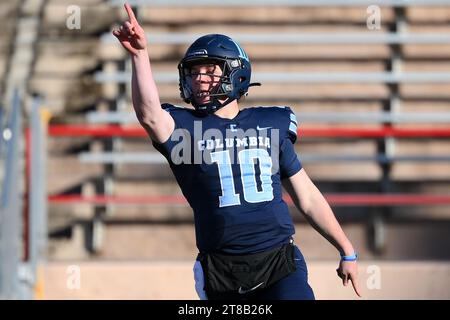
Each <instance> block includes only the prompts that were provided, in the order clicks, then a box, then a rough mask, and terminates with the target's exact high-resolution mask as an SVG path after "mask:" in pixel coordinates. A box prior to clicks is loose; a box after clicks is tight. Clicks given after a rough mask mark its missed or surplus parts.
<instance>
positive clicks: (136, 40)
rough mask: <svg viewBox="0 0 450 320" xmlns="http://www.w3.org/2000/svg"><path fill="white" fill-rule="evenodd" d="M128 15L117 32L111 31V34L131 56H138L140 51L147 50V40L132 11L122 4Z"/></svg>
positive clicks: (126, 4) (127, 5) (128, 6)
mask: <svg viewBox="0 0 450 320" xmlns="http://www.w3.org/2000/svg"><path fill="white" fill-rule="evenodd" d="M124 7H125V10H126V11H127V14H128V20H127V21H125V22H124V23H123V24H122V25H121V26H120V27H119V29H118V30H113V31H112V34H113V35H114V36H116V38H117V39H119V41H120V44H121V45H122V46H123V47H124V48H125V49H126V50H127V51H128V52H130V53H131V54H134V55H136V54H138V52H139V51H140V50H144V49H146V48H147V38H146V37H145V32H144V29H142V27H141V26H140V25H139V23H138V21H137V19H136V17H135V15H134V12H133V10H132V9H131V7H130V5H129V4H128V3H125V4H124Z"/></svg>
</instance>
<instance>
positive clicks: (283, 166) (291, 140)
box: [280, 107, 302, 179]
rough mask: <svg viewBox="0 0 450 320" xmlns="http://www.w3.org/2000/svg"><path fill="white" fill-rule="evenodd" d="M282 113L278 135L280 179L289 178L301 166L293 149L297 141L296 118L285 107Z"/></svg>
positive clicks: (289, 109)
mask: <svg viewBox="0 0 450 320" xmlns="http://www.w3.org/2000/svg"><path fill="white" fill-rule="evenodd" d="M283 113H284V114H283V117H282V124H281V135H280V140H281V141H280V176H281V179H284V178H289V177H291V176H293V175H294V174H296V173H297V172H299V171H300V170H301V169H302V164H301V162H300V160H299V158H298V156H297V154H296V153H295V148H294V144H295V142H296V141H297V126H298V123H297V118H296V116H295V113H294V112H292V110H291V108H289V107H285V109H284V110H283Z"/></svg>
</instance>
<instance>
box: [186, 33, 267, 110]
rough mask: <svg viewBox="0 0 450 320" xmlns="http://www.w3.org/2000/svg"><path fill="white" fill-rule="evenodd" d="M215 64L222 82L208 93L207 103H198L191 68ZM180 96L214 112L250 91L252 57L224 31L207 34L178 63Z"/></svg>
mask: <svg viewBox="0 0 450 320" xmlns="http://www.w3.org/2000/svg"><path fill="white" fill-rule="evenodd" d="M210 63H211V64H216V65H219V66H220V67H221V68H222V76H220V83H219V85H218V86H217V88H216V89H215V90H214V92H209V97H210V100H209V102H208V103H206V104H199V103H197V102H196V100H195V97H194V93H193V90H192V80H191V68H192V66H194V65H201V64H210ZM178 71H179V76H180V79H179V84H180V94H181V98H182V99H183V100H184V101H185V102H186V103H191V104H192V105H193V106H194V107H195V109H196V110H199V111H202V112H207V113H213V112H215V111H217V110H218V109H220V108H222V107H224V106H226V105H227V104H228V103H230V102H231V101H233V100H235V99H239V98H240V97H242V96H243V95H244V94H246V93H247V91H248V88H249V87H250V86H252V85H260V84H251V83H250V76H251V73H252V69H251V65H250V60H249V58H248V56H247V54H246V53H245V51H244V49H242V47H241V46H239V45H238V44H237V43H236V42H235V41H233V39H231V38H230V37H227V36H225V35H222V34H208V35H205V36H202V37H200V38H198V39H197V40H195V41H194V43H192V44H191V46H190V47H189V48H188V49H187V51H186V54H185V55H184V57H183V59H181V61H180V63H179V64H178ZM219 99H220V100H224V101H222V102H221V101H219Z"/></svg>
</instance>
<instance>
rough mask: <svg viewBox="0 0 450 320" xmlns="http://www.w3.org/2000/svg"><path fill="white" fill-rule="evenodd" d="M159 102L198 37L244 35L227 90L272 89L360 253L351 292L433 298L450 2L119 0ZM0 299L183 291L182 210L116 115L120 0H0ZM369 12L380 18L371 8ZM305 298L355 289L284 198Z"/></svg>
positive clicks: (441, 274)
mask: <svg viewBox="0 0 450 320" xmlns="http://www.w3.org/2000/svg"><path fill="white" fill-rule="evenodd" d="M129 2H130V4H132V6H133V8H134V9H135V12H137V17H138V20H139V21H140V23H141V24H142V25H143V27H144V29H145V31H146V33H147V34H148V38H149V54H150V58H151V60H152V64H153V69H154V74H155V77H156V81H157V84H158V88H159V92H160V96H161V100H162V101H166V102H171V103H175V104H180V103H181V101H180V98H179V90H178V83H177V77H178V75H177V70H176V65H177V63H178V61H179V59H180V58H181V56H182V55H183V53H184V51H185V50H186V48H187V45H188V44H189V43H190V42H191V41H193V40H194V39H195V38H197V37H198V36H199V35H202V34H206V33H223V34H227V35H230V36H231V37H233V38H235V39H236V40H237V41H238V42H240V43H241V44H242V45H243V46H244V48H246V50H247V53H248V54H249V56H250V58H251V60H252V62H253V72H254V73H253V81H260V82H262V83H263V86H262V87H261V88H253V89H252V90H251V92H250V95H249V96H248V97H247V98H246V99H245V101H244V102H243V106H244V107H245V106H251V105H289V106H291V107H292V108H293V110H294V111H295V112H296V113H297V118H298V119H299V123H300V131H299V134H300V139H299V141H298V143H297V146H296V148H297V151H298V154H299V155H300V157H301V160H302V162H303V165H304V167H305V168H306V170H307V172H308V173H309V174H310V176H311V177H312V179H313V180H314V181H315V182H316V184H317V185H318V187H319V189H320V190H321V191H322V192H323V193H324V194H325V196H326V197H327V199H328V200H329V202H330V204H331V206H332V207H333V210H334V212H335V214H336V215H337V217H338V219H339V221H340V222H341V223H342V226H343V228H344V230H345V231H346V233H347V234H348V236H349V238H350V239H351V241H352V242H353V243H354V245H355V247H356V248H357V250H358V252H359V253H360V258H361V259H360V284H361V287H362V293H363V298H364V299H414V298H415V299H449V298H450V263H449V259H450V250H449V248H450V232H449V231H450V229H449V226H450V220H449V218H450V184H449V182H450V140H449V138H450V126H449V124H450V77H449V71H450V33H449V31H450V1H445V0H441V1H432V0H430V1H395V0H392V1H388V0H386V1H352V0H348V1H339V0H316V1H303V0H298V1H293V0H291V1H289V0H280V1H270V0H247V1H214V0H204V1H203V0H202V1H174V0H166V1H159V0H154V1H150V0H141V1H129ZM0 15H1V19H2V21H3V25H4V29H5V30H4V32H2V34H1V35H0V79H1V82H0V90H1V91H0V103H1V108H0V127H1V139H0V142H1V143H0V165H1V170H0V173H1V175H0V182H1V207H0V210H1V211H0V298H2V299H32V298H35V299H108V298H110V299H196V298H197V297H196V294H195V291H194V283H193V276H192V265H193V259H194V257H195V256H196V248H195V236H194V230H193V219H192V214H191V211H190V210H189V208H188V207H187V206H186V204H185V202H184V200H183V198H182V196H181V192H180V190H179V188H178V187H177V185H176V182H175V179H174V178H173V176H172V174H171V172H170V170H169V168H168V165H166V163H165V162H164V161H163V159H162V158H161V157H160V156H159V155H158V154H156V153H155V150H154V149H153V147H152V146H151V144H150V143H149V141H148V139H147V138H146V137H145V134H144V133H143V131H142V130H141V129H140V128H139V127H138V123H137V121H136V119H135V116H134V114H133V113H132V106H131V99H130V92H131V90H130V67H131V64H130V61H129V59H128V57H127V54H126V52H125V50H123V49H122V48H121V47H120V45H119V44H118V42H117V41H116V39H115V38H114V37H113V36H112V35H111V34H110V30H111V29H112V27H113V26H115V25H117V24H118V23H121V22H122V21H124V19H126V13H125V11H124V10H123V7H122V2H121V1H102V0H23V1H14V0H10V1H2V2H1V3H0ZM378 23H379V24H378ZM291 212H292V215H293V216H294V220H295V222H296V229H297V233H296V236H295V239H296V242H297V243H298V245H299V246H300V248H301V249H302V251H303V253H304V255H305V258H306V259H307V263H308V266H309V276H310V282H311V285H312V287H313V289H314V290H315V293H316V296H317V298H319V299H354V298H355V295H354V294H353V291H352V289H351V288H344V287H343V286H342V284H341V281H340V279H339V278H338V277H337V276H336V272H335V269H336V267H337V262H338V255H337V251H336V250H335V249H334V248H333V247H332V246H331V245H330V244H328V242H327V241H326V240H325V239H323V238H322V237H321V236H320V235H319V234H318V233H316V232H315V231H314V230H313V229H312V227H310V226H309V225H307V224H306V223H305V221H304V219H302V217H301V215H300V213H299V212H298V211H297V210H296V209H295V208H294V207H293V206H291Z"/></svg>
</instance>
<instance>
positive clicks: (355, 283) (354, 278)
mask: <svg viewBox="0 0 450 320" xmlns="http://www.w3.org/2000/svg"><path fill="white" fill-rule="evenodd" d="M350 280H351V282H352V285H353V289H354V290H355V293H356V294H357V295H358V297H360V298H361V291H360V290H359V284H358V280H357V279H356V277H350Z"/></svg>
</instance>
